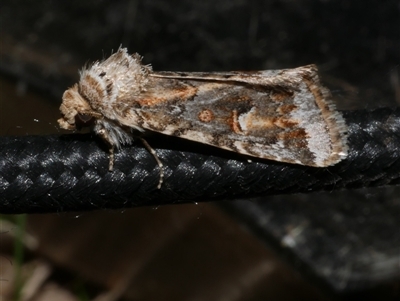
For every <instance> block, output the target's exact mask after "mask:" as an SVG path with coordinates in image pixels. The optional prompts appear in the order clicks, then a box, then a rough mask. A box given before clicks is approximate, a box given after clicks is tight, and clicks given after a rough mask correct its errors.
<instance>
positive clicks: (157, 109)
mask: <svg viewBox="0 0 400 301" xmlns="http://www.w3.org/2000/svg"><path fill="white" fill-rule="evenodd" d="M120 103H123V105H122V106H120V107H119V108H117V109H116V111H118V112H119V114H120V116H121V118H120V120H121V122H122V123H123V124H124V125H126V126H129V127H141V128H144V129H147V130H151V131H155V132H159V133H163V134H166V135H172V136H177V137H181V138H185V139H189V140H193V141H198V142H200V143H205V144H209V145H213V146H216V147H219V148H223V149H227V150H231V151H234V152H238V153H241V154H246V155H250V156H254V157H258V158H265V159H271V160H276V161H282V162H289V163H296V164H302V165H309V166H329V165H332V164H335V163H337V162H338V161H340V160H341V159H343V158H344V157H345V156H346V153H347V146H346V138H345V124H344V121H343V118H342V116H341V115H340V114H339V113H338V112H337V111H336V110H335V108H334V106H333V104H332V102H331V100H330V94H329V91H328V90H326V89H325V88H323V87H322V86H321V84H320V83H319V78H318V75H317V72H316V67H315V66H313V65H311V66H306V67H301V68H297V69H288V70H276V71H260V72H248V73H241V72H228V73H173V72H162V73H155V74H154V75H153V76H152V77H151V80H150V81H149V84H148V87H147V90H146V92H144V93H141V94H140V95H139V96H137V97H135V98H134V99H131V100H129V101H128V100H124V101H122V102H120Z"/></svg>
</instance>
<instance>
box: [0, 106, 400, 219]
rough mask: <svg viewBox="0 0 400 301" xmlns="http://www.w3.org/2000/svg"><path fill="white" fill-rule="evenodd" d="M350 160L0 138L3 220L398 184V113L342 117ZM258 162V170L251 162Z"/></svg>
mask: <svg viewBox="0 0 400 301" xmlns="http://www.w3.org/2000/svg"><path fill="white" fill-rule="evenodd" d="M344 117H345V119H346V123H347V125H348V127H349V132H348V141H349V149H350V150H349V156H348V158H347V159H346V160H344V161H342V162H340V163H339V164H337V165H335V166H331V167H328V168H313V167H307V166H300V165H292V164H286V163H281V162H274V161H269V160H262V159H255V158H249V157H246V156H243V155H240V154H236V153H233V152H228V151H224V150H220V149H217V148H215V147H210V146H207V145H202V144H199V143H194V142H190V141H186V140H183V139H178V138H173V137H167V136H163V135H154V136H151V137H149V138H148V139H146V140H147V141H148V143H149V144H150V145H151V146H152V147H153V148H154V149H155V151H156V153H157V155H158V157H159V158H160V160H161V161H162V162H163V164H164V173H165V178H164V183H163V185H162V187H161V189H157V183H158V181H159V174H160V171H159V169H158V166H157V163H156V162H155V160H154V158H153V156H152V155H151V154H150V153H149V152H148V151H147V150H146V149H145V148H144V146H143V145H142V144H141V143H140V141H138V142H137V143H135V144H134V145H132V146H129V147H124V148H123V149H122V150H120V151H119V152H117V153H116V157H115V158H116V161H115V166H114V168H115V169H114V171H113V172H109V171H108V169H107V168H108V152H107V148H106V146H105V145H104V143H103V142H102V141H100V140H99V139H98V138H97V137H95V135H93V134H71V135H64V136H25V137H1V138H0V212H1V213H13V214H16V213H35V212H37V213H38V212H63V211H84V210H93V209H111V208H114V209H117V208H118V209H122V208H129V207H134V206H143V205H162V204H171V203H179V202H194V201H209V200H221V199H236V198H243V197H247V196H262V195H272V194H285V193H286V194H287V193H299V192H311V191H320V190H329V191H332V190H336V189H343V188H360V187H370V186H382V185H396V184H399V182H400V160H399V157H400V152H399V150H400V108H397V109H390V108H382V109H377V110H374V111H366V110H360V111H347V112H344ZM249 159H251V161H248V160H249Z"/></svg>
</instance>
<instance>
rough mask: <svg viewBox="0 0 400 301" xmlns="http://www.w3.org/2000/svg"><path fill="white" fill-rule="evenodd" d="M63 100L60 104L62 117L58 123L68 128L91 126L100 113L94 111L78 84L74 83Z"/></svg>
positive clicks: (65, 93)
mask: <svg viewBox="0 0 400 301" xmlns="http://www.w3.org/2000/svg"><path fill="white" fill-rule="evenodd" d="M62 98H63V102H62V104H61V106H60V111H61V116H62V117H61V118H60V119H58V124H59V125H60V127H61V128H63V129H66V130H75V129H80V128H82V127H84V126H90V125H91V124H92V122H93V121H94V119H95V118H96V117H100V116H97V115H98V113H95V112H93V110H92V108H91V107H90V105H89V103H88V102H87V101H86V100H85V98H84V97H83V96H82V95H81V94H80V93H79V90H78V85H74V86H73V87H71V88H69V89H68V90H67V91H65V92H64V95H63V97H62Z"/></svg>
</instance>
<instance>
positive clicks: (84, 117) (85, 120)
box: [75, 113, 95, 130]
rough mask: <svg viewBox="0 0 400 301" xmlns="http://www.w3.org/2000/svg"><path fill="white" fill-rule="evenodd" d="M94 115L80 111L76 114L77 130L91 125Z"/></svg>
mask: <svg viewBox="0 0 400 301" xmlns="http://www.w3.org/2000/svg"><path fill="white" fill-rule="evenodd" d="M94 119H95V118H94V117H93V116H91V115H89V114H80V113H78V114H77V115H76V116H75V127H76V129H77V130H81V129H82V128H84V127H90V126H91V125H93V122H94Z"/></svg>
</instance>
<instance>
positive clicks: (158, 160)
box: [138, 137, 164, 189]
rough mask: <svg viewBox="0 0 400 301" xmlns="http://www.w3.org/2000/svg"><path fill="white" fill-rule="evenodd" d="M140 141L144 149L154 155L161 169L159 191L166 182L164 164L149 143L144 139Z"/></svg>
mask: <svg viewBox="0 0 400 301" xmlns="http://www.w3.org/2000/svg"><path fill="white" fill-rule="evenodd" d="M138 138H139V139H140V141H142V143H143V145H144V147H145V148H146V149H147V150H148V151H149V152H150V154H152V155H153V157H154V159H155V160H156V162H157V164H158V168H159V169H160V179H159V181H158V185H157V189H160V188H161V185H162V183H163V182H164V165H163V164H162V162H161V160H160V158H158V156H157V153H156V151H155V150H154V149H153V148H152V147H151V146H150V144H149V143H147V141H146V140H145V139H143V138H142V137H138Z"/></svg>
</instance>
